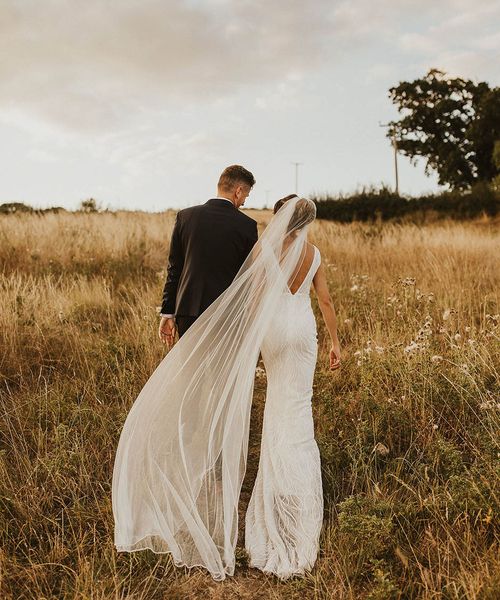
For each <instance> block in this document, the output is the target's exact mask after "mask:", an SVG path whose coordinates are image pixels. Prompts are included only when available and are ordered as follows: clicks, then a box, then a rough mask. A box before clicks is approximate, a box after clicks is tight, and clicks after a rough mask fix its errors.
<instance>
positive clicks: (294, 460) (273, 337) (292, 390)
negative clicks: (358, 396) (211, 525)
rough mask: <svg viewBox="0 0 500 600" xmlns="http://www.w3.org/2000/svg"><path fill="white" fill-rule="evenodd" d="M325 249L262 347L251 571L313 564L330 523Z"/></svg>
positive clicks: (249, 523) (287, 298)
mask: <svg viewBox="0 0 500 600" xmlns="http://www.w3.org/2000/svg"><path fill="white" fill-rule="evenodd" d="M320 262H321V256H320V252H319V250H318V248H316V246H314V258H313V261H312V264H311V267H310V269H309V272H308V274H307V276H306V277H305V279H304V281H303V282H302V284H301V286H300V288H299V289H298V290H297V291H296V292H295V293H294V294H292V292H290V291H288V290H285V291H284V292H283V293H282V298H281V306H280V310H279V312H278V314H277V316H276V317H275V318H274V319H273V321H272V323H271V326H270V328H269V330H268V331H267V333H266V336H265V337H264V340H263V342H262V346H261V352H262V359H263V362H264V365H265V368H266V373H267V393H266V401H265V408H264V422H263V430H262V441H261V454H260V461H259V469H258V472H257V478H256V481H255V486H254V488H253V492H252V496H251V498H250V503H249V506H248V510H247V513H246V517H245V548H246V550H247V552H248V554H249V556H250V566H252V567H257V568H259V569H261V570H262V571H265V572H270V573H274V574H276V575H277V576H278V577H280V578H286V577H289V576H291V575H294V574H303V573H304V571H305V570H309V569H311V568H312V567H313V565H314V563H315V561H316V557H317V553H318V548H319V535H320V531H321V525H322V520H323V493H322V483H321V465H320V456H319V450H318V446H317V443H316V440H315V439H314V428H313V418H312V410H311V398H312V391H313V390H312V385H313V377H314V370H315V366H316V358H317V329H316V320H315V318H314V314H313V311H312V307H311V299H310V294H309V291H310V286H311V283H312V280H313V277H314V275H315V273H316V271H317V269H318V267H319V264H320Z"/></svg>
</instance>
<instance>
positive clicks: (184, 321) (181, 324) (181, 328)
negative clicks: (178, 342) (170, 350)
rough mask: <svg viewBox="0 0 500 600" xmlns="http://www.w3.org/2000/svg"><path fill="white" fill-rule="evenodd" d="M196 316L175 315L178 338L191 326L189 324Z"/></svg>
mask: <svg viewBox="0 0 500 600" xmlns="http://www.w3.org/2000/svg"><path fill="white" fill-rule="evenodd" d="M197 318H198V317H183V316H182V315H179V316H178V317H175V322H176V324H177V331H178V333H179V338H181V337H182V336H183V335H184V334H185V333H186V331H187V330H188V329H189V328H190V327H191V325H192V324H193V323H194V322H195V321H196V319H197Z"/></svg>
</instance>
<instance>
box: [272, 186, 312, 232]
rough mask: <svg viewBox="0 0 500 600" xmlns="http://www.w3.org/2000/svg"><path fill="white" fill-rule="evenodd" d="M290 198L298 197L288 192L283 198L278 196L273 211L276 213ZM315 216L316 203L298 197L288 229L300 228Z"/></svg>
mask: <svg viewBox="0 0 500 600" xmlns="http://www.w3.org/2000/svg"><path fill="white" fill-rule="evenodd" d="M292 198H299V197H298V195H297V194H290V195H289V196H285V197H284V198H280V200H278V201H277V202H276V204H275V205H274V209H273V213H274V214H276V213H277V212H278V211H279V209H280V208H281V207H282V206H283V205H284V204H285V203H286V202H288V200H291V199H292ZM315 218H316V205H315V204H314V202H312V201H311V200H308V199H307V198H299V199H298V200H297V204H296V205H295V210H294V211H293V215H292V216H291V218H290V222H289V224H288V230H287V231H292V230H296V229H302V227H304V226H305V225H307V224H308V223H311V222H312V221H314V219H315Z"/></svg>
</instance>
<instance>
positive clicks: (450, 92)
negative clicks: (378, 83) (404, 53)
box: [387, 69, 500, 190]
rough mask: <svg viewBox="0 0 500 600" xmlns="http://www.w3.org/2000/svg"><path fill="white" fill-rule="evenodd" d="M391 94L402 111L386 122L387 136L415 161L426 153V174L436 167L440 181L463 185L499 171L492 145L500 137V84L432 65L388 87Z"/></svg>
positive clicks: (492, 177)
mask: <svg viewBox="0 0 500 600" xmlns="http://www.w3.org/2000/svg"><path fill="white" fill-rule="evenodd" d="M389 97H390V98H391V100H392V102H393V103H394V104H396V106H397V108H398V111H399V112H400V113H402V115H403V116H402V117H401V119H400V120H399V121H391V122H390V123H389V128H388V131H387V136H388V137H390V138H392V137H395V139H396V141H397V145H398V149H399V150H400V151H401V152H402V153H403V154H405V155H406V156H409V157H410V160H411V162H412V163H413V164H415V163H416V162H417V160H418V157H423V158H425V159H426V161H427V162H426V166H425V173H426V174H427V175H429V174H430V172H431V171H436V172H437V174H438V177H439V183H440V185H449V186H450V187H451V188H454V189H459V190H463V189H468V188H470V187H471V186H472V185H473V184H474V183H476V182H479V181H483V182H491V181H492V180H493V179H494V178H495V176H496V175H497V174H498V172H499V171H498V166H497V165H496V164H495V162H494V159H493V149H494V146H495V141H497V140H500V88H498V87H496V88H490V87H489V85H488V84H487V83H485V82H480V83H474V82H473V81H470V80H467V79H461V78H459V77H456V78H451V77H447V76H446V74H445V73H444V72H443V71H440V70H438V69H431V70H430V71H429V72H428V73H427V75H426V76H425V77H423V78H422V79H416V80H415V81H411V82H407V81H403V82H401V83H400V84H399V85H398V86H395V87H392V88H390V89H389Z"/></svg>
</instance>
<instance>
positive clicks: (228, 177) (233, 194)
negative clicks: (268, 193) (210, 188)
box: [217, 165, 255, 208]
mask: <svg viewBox="0 0 500 600" xmlns="http://www.w3.org/2000/svg"><path fill="white" fill-rule="evenodd" d="M254 185H255V178H254V176H253V175H252V173H250V171H247V169H245V167H242V166H240V165H231V166H230V167H226V168H225V169H224V171H222V173H221V176H220V177H219V183H218V184H217V194H218V195H219V196H222V197H224V198H228V199H229V200H231V201H232V202H233V204H234V205H235V206H236V208H239V207H240V206H242V205H243V204H244V202H245V200H246V199H247V196H248V194H249V193H250V191H251V189H252V188H253V186H254Z"/></svg>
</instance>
